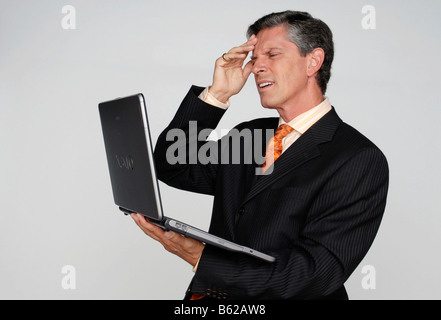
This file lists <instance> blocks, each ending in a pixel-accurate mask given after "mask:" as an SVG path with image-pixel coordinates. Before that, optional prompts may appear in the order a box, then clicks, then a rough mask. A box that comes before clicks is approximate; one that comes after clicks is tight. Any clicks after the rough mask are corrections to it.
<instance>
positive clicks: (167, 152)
mask: <svg viewBox="0 0 441 320" xmlns="http://www.w3.org/2000/svg"><path fill="white" fill-rule="evenodd" d="M202 91H203V88H201V87H196V86H193V87H192V88H191V89H190V91H189V92H188V94H187V95H186V97H185V98H184V100H183V101H182V103H181V105H180V107H179V109H178V111H177V113H176V115H175V117H174V118H173V120H172V121H171V123H170V124H169V125H168V127H167V128H166V129H165V130H164V131H163V132H162V133H161V134H160V136H159V137H158V141H157V143H156V147H155V151H154V158H155V164H156V170H157V174H158V178H159V179H160V180H161V181H163V182H164V183H166V184H168V185H170V186H173V187H176V188H179V189H182V190H187V191H192V192H198V193H203V194H209V195H213V194H214V187H215V180H216V173H217V169H218V165H217V164H216V161H210V155H209V152H208V153H205V154H204V158H205V159H206V160H207V161H206V163H203V164H201V162H200V157H199V154H198V152H199V150H200V149H201V146H202V145H205V150H207V151H209V150H214V149H215V148H217V146H216V142H207V141H206V140H205V139H206V138H207V136H208V135H209V133H210V131H212V130H213V129H214V128H216V126H217V124H218V123H219V121H220V119H221V118H222V116H223V114H224V113H225V110H223V109H221V108H217V107H214V106H212V105H210V104H207V103H205V102H204V101H202V100H201V99H199V97H198V96H199V94H200V93H201V92H202ZM210 144H211V145H212V146H211V147H210Z"/></svg>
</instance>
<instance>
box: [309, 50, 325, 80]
mask: <svg viewBox="0 0 441 320" xmlns="http://www.w3.org/2000/svg"><path fill="white" fill-rule="evenodd" d="M323 61H325V51H324V50H323V49H322V48H315V49H314V50H312V51H311V52H310V53H308V69H307V71H306V72H307V75H308V77H312V76H314V75H315V74H316V73H317V72H318V71H319V70H320V68H321V67H322V64H323Z"/></svg>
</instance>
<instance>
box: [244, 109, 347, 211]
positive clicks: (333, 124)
mask: <svg viewBox="0 0 441 320" xmlns="http://www.w3.org/2000/svg"><path fill="white" fill-rule="evenodd" d="M273 122H274V123H273ZM341 122H342V121H341V119H340V118H339V117H338V115H337V113H336V112H335V109H334V108H332V109H331V110H330V111H329V112H328V113H327V114H326V115H325V116H323V117H322V118H321V119H320V120H319V121H317V122H316V123H315V124H314V125H313V126H311V128H310V129H309V130H308V131H306V132H305V133H304V134H303V135H302V136H301V137H300V138H299V139H298V140H297V141H296V142H294V144H293V145H291V146H290V147H289V148H288V149H287V150H286V151H285V152H284V153H283V154H282V155H281V156H280V158H279V159H278V160H277V161H276V162H275V164H274V167H273V170H272V173H271V174H268V175H263V176H260V177H258V176H256V179H255V180H254V181H255V182H254V184H253V186H252V187H251V189H250V191H249V192H248V194H247V196H246V198H245V199H244V201H243V203H242V205H243V204H245V202H247V201H249V200H250V199H252V198H253V197H255V196H256V195H257V194H259V193H260V192H262V191H263V190H264V189H266V188H268V187H269V186H270V185H272V184H274V183H275V182H277V180H279V179H280V178H282V177H283V176H285V175H286V174H287V173H289V172H291V171H292V170H294V169H296V168H298V167H299V166H301V165H302V164H304V163H306V162H308V161H310V160H312V159H314V158H315V157H318V156H320V150H319V148H318V145H320V144H322V143H326V142H329V141H331V140H332V138H333V136H334V134H335V131H336V130H337V128H338V126H339V125H340V123H341ZM277 124H278V121H271V122H269V125H270V126H277ZM270 138H271V137H269V138H268V137H267V139H266V140H269V139H270ZM264 150H265V149H264ZM270 169H271V168H270ZM270 169H268V170H270ZM253 174H255V173H253Z"/></svg>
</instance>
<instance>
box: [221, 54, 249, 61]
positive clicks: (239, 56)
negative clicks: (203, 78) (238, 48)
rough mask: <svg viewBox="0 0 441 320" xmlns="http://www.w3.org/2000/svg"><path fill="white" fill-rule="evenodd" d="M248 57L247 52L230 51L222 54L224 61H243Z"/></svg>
mask: <svg viewBox="0 0 441 320" xmlns="http://www.w3.org/2000/svg"><path fill="white" fill-rule="evenodd" d="M246 57H247V54H245V53H232V52H228V53H224V54H223V55H222V57H221V58H222V60H223V62H227V63H228V62H237V61H241V62H242V61H243V60H245V59H246ZM221 62H222V61H221Z"/></svg>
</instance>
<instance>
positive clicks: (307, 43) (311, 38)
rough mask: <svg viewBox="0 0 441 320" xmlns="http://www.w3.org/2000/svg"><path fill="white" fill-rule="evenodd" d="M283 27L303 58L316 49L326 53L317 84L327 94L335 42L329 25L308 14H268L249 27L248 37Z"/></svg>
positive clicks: (287, 12)
mask: <svg viewBox="0 0 441 320" xmlns="http://www.w3.org/2000/svg"><path fill="white" fill-rule="evenodd" d="M280 25H283V26H285V28H286V31H287V34H288V38H289V40H290V41H292V42H294V43H295V44H296V45H297V47H298V48H299V50H300V54H301V55H302V56H306V55H307V54H308V53H310V52H312V51H313V50H314V49H316V48H321V49H323V51H324V52H325V59H324V61H323V65H322V67H321V68H320V70H319V72H318V73H317V82H318V84H319V86H320V88H321V90H322V94H325V92H326V88H327V84H328V81H329V79H330V78H331V65H332V61H333V60H334V42H333V40H332V32H331V29H329V27H328V25H327V24H326V23H324V22H323V21H321V20H319V19H315V18H313V17H312V16H311V15H310V14H309V13H307V12H301V11H283V12H275V13H271V14H268V15H266V16H264V17H262V18H260V19H259V20H257V21H256V22H254V24H252V25H251V26H249V28H248V31H247V37H248V38H249V37H251V36H252V35H253V34H255V35H257V33H259V31H260V30H262V29H266V28H271V27H276V26H280Z"/></svg>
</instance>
